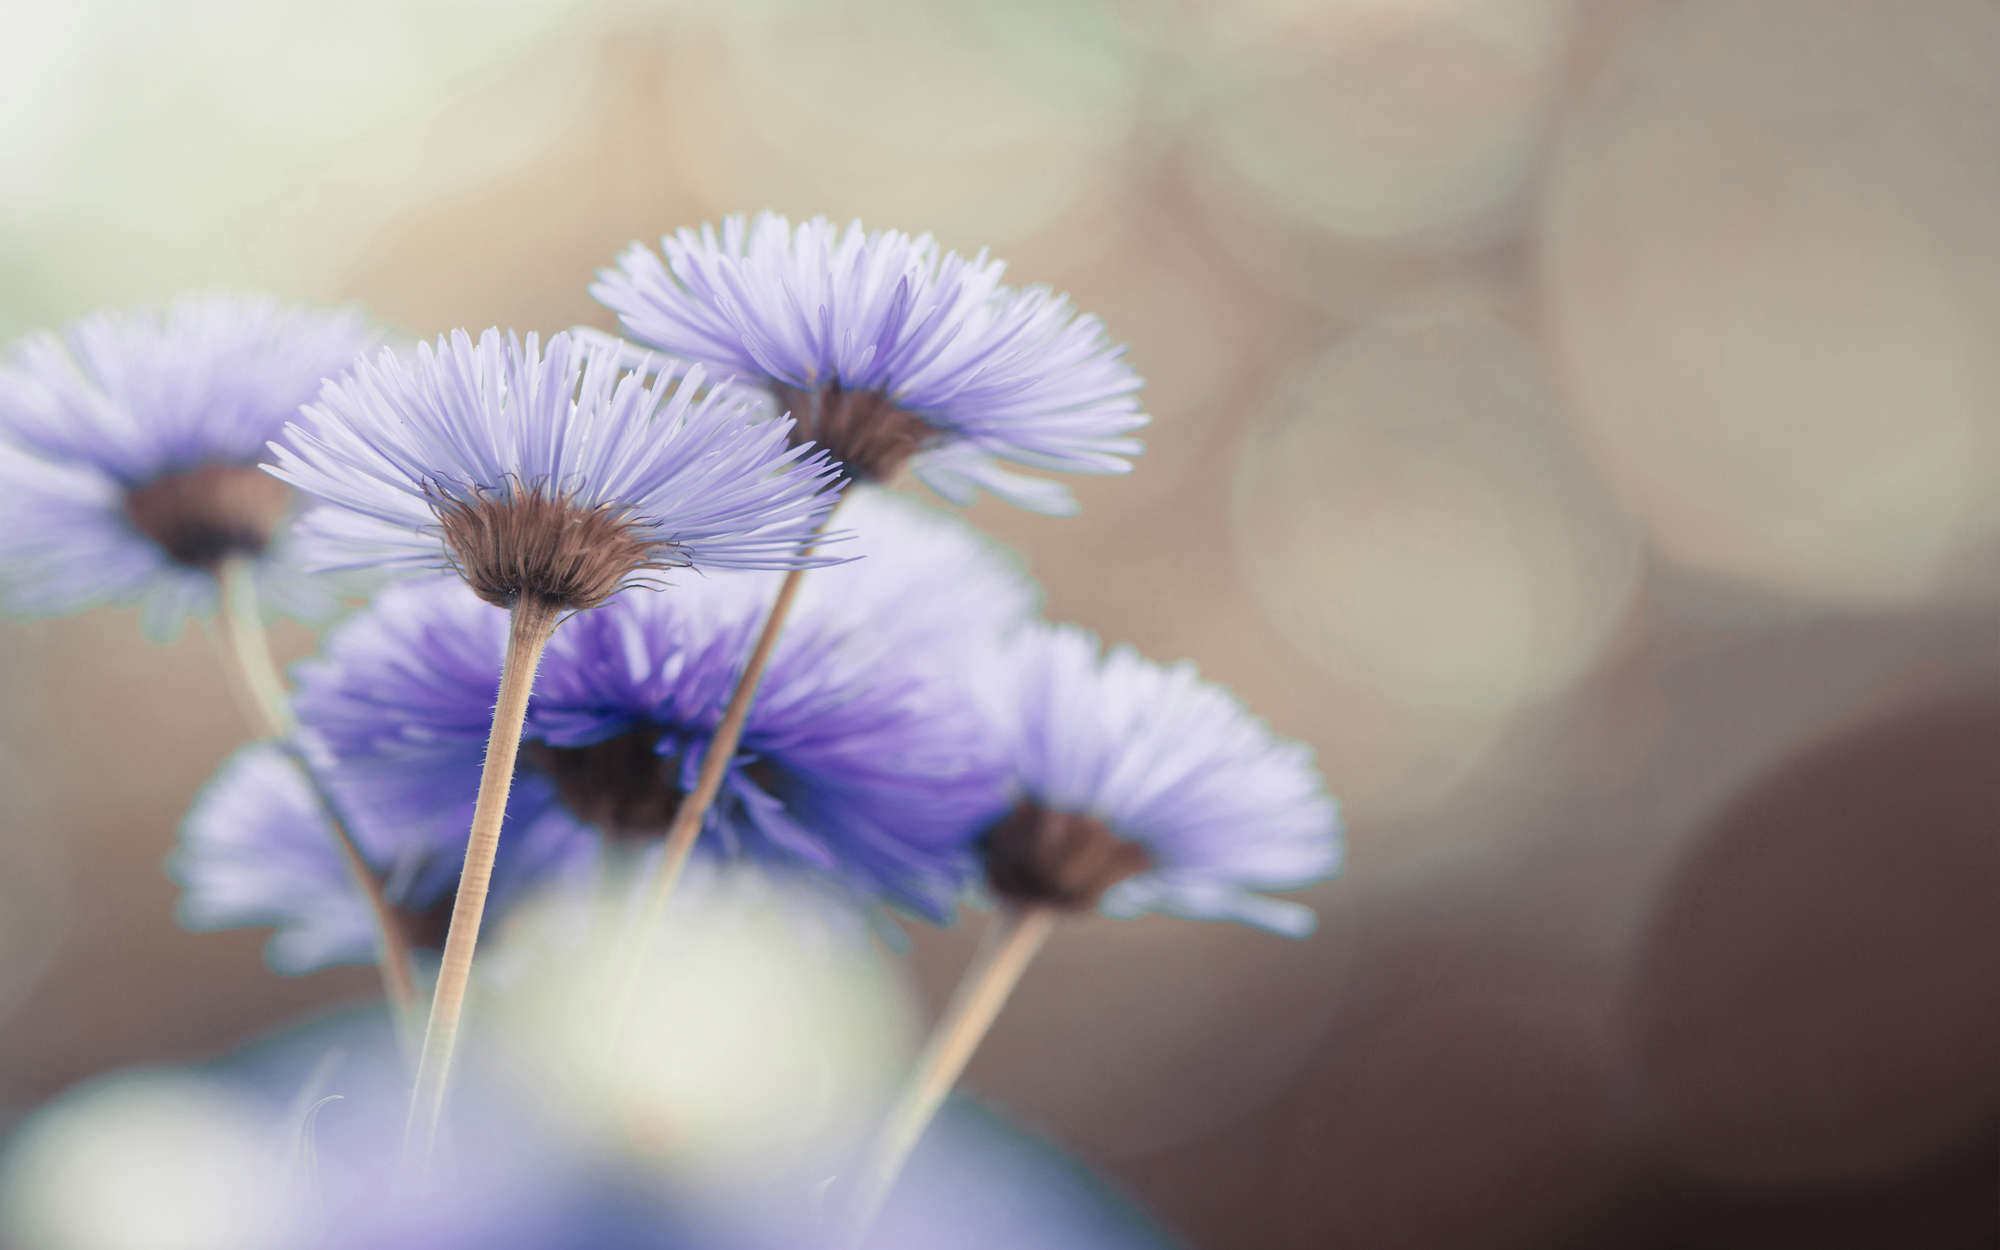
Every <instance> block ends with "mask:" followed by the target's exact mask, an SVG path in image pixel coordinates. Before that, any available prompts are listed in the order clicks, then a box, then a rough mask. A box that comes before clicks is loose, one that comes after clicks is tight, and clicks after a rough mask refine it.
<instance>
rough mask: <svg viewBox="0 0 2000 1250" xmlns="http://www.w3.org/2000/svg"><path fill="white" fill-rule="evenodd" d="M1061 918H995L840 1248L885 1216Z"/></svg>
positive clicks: (883, 1145) (1050, 912) (880, 1150)
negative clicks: (913, 1157)
mask: <svg viewBox="0 0 2000 1250" xmlns="http://www.w3.org/2000/svg"><path fill="white" fill-rule="evenodd" d="M1061 915H1062V913H1061V912H1059V911H1058V910H1057V909H1055V908H1054V907H1050V906H1047V905H1044V904H1036V905H1033V906H1029V907H1024V908H1020V909H1018V910H1012V911H1006V912H1002V913H1000V914H999V915H997V916H996V917H995V918H994V920H993V929H994V933H995V935H996V937H995V940H994V941H993V942H992V943H991V944H990V949H989V952H988V954H987V956H986V957H985V959H983V960H982V961H979V962H976V963H975V964H974V965H973V966H972V967H970V968H968V969H966V972H965V976H964V977H963V978H962V979H961V980H960V981H959V983H958V988H957V989H956V990H955V991H953V993H952V997H951V1002H950V1004H949V1005H948V1006H946V1008H945V1011H944V1015H943V1016H941V1017H940V1018H939V1019H938V1023H937V1027H936V1028H935V1029H934V1030H933V1031H932V1032H931V1038H930V1041H929V1042H928V1043H926V1044H925V1046H924V1052H923V1054H922V1055H921V1056H920V1057H919V1058H918V1060H917V1066H916V1069H915V1070H914V1071H913V1072H912V1073H911V1075H910V1080H909V1083H908V1084H906V1085H905V1086H904V1087H903V1092H902V1094H901V1095H900V1096H899V1097H898V1098H897V1100H896V1105H895V1106H894V1107H893V1108H892V1109H891V1110H890V1112H889V1115H888V1118H887V1119H886V1120H885V1121H884V1123H883V1129H882V1133H881V1136H879V1137H878V1138H877V1139H876V1141H875V1149H874V1150H873V1152H871V1154H870V1155H869V1158H868V1162H867V1164H866V1166H865V1167H864V1168H863V1169H862V1171H861V1173H860V1182H859V1184H858V1185H857V1186H856V1188H855V1191H854V1201H853V1202H852V1204H851V1205H850V1206H849V1207H848V1209H847V1222H846V1225H845V1233H846V1235H845V1237H844V1239H843V1240H842V1243H841V1244H843V1245H856V1244H858V1243H859V1242H860V1240H861V1238H862V1237H863V1236H865V1235H866V1234H867V1232H868V1229H869V1226H870V1225H872V1224H874V1222H875V1217H876V1216H877V1215H878V1214H880V1213H881V1210H882V1204H883V1203H884V1202H885V1201H886V1200H887V1199H888V1197H889V1191H890V1190H891V1189H893V1188H894V1187H895V1184H896V1177H897V1176H898V1175H900V1174H901V1173H902V1170H903V1164H904V1163H905V1162H907V1161H908V1159H909V1157H910V1153H911V1152H912V1151H914V1150H915V1149H916V1147H917V1143H918V1142H919V1141H920V1140H922V1139H923V1135H924V1130H925V1129H927V1128H929V1127H930V1123H931V1120H932V1119H933V1118H934V1117H935V1116H936V1115H937V1112H938V1108H939V1107H941V1106H943V1105H944V1100H945V1098H946V1096H947V1095H949V1094H950V1093H951V1090H952V1087H953V1086H954V1085H956V1084H958V1078H959V1077H960V1076H961V1075H962V1074H963V1073H964V1072H965V1065H966V1064H967V1063H968V1062H970V1061H971V1059H972V1054H973V1052H974V1051H976V1050H978V1049H979V1043H980V1041H981V1040H982V1039H984V1038H985V1036H986V1033H987V1030H989V1029H991V1028H992V1027H993V1022H994V1020H996V1019H998V1018H999V1016H1000V1009H1001V1008H1002V1007H1004V1006H1006V1004H1007V998H1008V996H1009V995H1011V994H1012V993H1013V992H1014V987H1015V986H1016V985H1018V984H1020V981H1021V974H1022V973H1024V972H1026V971H1027V970H1028V965H1029V964H1030V963H1031V962H1033V960H1034V958H1035V955H1036V954H1037V953H1038V952H1039V951H1040V950H1041V949H1042V945H1043V943H1045V942H1047V941H1048V938H1049V934H1051V933H1053V932H1054V931H1055V926H1056V921H1057V920H1058V919H1060V918H1061Z"/></svg>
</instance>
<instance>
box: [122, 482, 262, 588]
mask: <svg viewBox="0 0 2000 1250" xmlns="http://www.w3.org/2000/svg"><path fill="white" fill-rule="evenodd" d="M291 506H292V492H291V488H290V487H288V486H286V485H285V484H284V483H283V482H280V481H279V480H278V479H277V478H274V477H272V476H271V475H270V474H268V473H266V472H264V471H263V470H262V469H259V468H258V467H257V466H256V465H251V464H204V465H198V466H196V467H195V468H192V469H178V470H175V471H174V472H171V473H163V474H161V475H160V476H159V477H156V478H154V479H153V480H152V481H150V482H146V483H143V484H141V485H139V486H134V487H132V488H131V489H130V490H128V491H126V492H125V515H126V516H127V517H128V518H130V519H131V522H132V525H133V527H134V528H136V529H137V530H138V531H139V532H140V533H142V534H144V535H145V536H146V537H148V538H150V539H152V540H153V541H154V542H155V543H158V544H159V547H160V550H162V551H164V552H166V553H167V558H168V559H170V560H172V561H173V562H174V563H176V564H180V565H185V566H186V567H188V568H192V569H203V570H207V571H211V572H212V571H213V570H214V569H215V568H216V566H218V565H220V564H221V563H222V562H223V561H224V560H225V559H227V558H229V557H230V556H237V555H247V556H255V555H261V554H262V553H263V551H264V549H265V548H266V547H268V546H270V544H271V536H272V535H273V534H275V533H277V532H278V526H279V524H280V523H281V522H283V521H284V519H285V513H286V512H288V511H289V510H290V509H291Z"/></svg>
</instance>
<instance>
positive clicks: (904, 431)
mask: <svg viewBox="0 0 2000 1250" xmlns="http://www.w3.org/2000/svg"><path fill="white" fill-rule="evenodd" d="M776 389H777V394H778V402H779V403H780V404H781V405H783V406H784V407H785V408H786V409H787V410H788V411H789V412H790V413H791V414H792V422H793V425H792V441H793V442H795V443H818V444H819V445H820V446H822V447H824V448H826V449H827V450H828V451H830V452H832V453H833V456H834V458H835V459H837V460H839V461H840V462H841V463H842V464H843V465H844V466H846V469H847V474H848V476H849V477H852V478H854V479H855V480H857V481H862V482H887V481H890V480H892V479H893V478H894V477H895V476H896V474H898V473H900V472H902V469H903V466H904V465H905V464H908V463H909V460H910V457H911V456H914V455H916V454H917V453H918V452H920V451H922V450H923V449H924V448H925V446H926V445H928V444H929V443H930V442H931V441H932V440H933V439H935V438H936V436H937V428H936V427H935V426H933V425H932V424H931V423H930V422H928V421H926V420H924V419H923V418H922V417H919V416H917V415H916V414H914V413H911V412H906V411H904V410H903V409H901V408H898V407H897V406H896V405H895V404H894V403H893V402H891V401H890V399H889V397H888V396H886V395H884V394H882V392H880V391H848V390H842V389H841V388H840V387H839V386H822V387H820V388H819V389H818V390H813V391H805V390H800V389H798V388H796V387H790V386H779V387H777V388H776Z"/></svg>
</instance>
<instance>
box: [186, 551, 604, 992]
mask: <svg viewBox="0 0 2000 1250" xmlns="http://www.w3.org/2000/svg"><path fill="white" fill-rule="evenodd" d="M454 589H456V588H454ZM316 769H317V771H318V772H319V774H320V776H321V779H322V781H323V783H325V784H327V785H328V786H329V788H330V790H331V792H332V793H333V794H334V795H335V796H336V801H337V802H338V803H339V805H340V814H341V818H342V819H343V821H344V822H345V823H346V826H347V829H348V831H349V832H350V833H351V834H353V836H354V840H355V842H356V844H357V845H358V847H359V848H360V850H361V854H362V857H363V858H364V859H365V860H366V861H367V862H368V866H369V868H370V869H371V870H372V871H373V872H374V874H375V876H376V879H377V880H379V881H380V882H382V884H383V893H384V895H385V897H386V899H387V901H388V902H389V904H390V905H391V907H393V908H394V909H395V910H396V912H397V919H398V920H399V921H400V922H401V924H402V927H403V931H404V935H405V937H407V938H408V939H409V941H410V943H411V945H412V946H413V947H415V948H416V949H419V950H436V949H438V948H439V947H441V946H442V945H443V943H444V928H445V924H446V922H447V921H448V920H449V918H450V914H451V913H450V909H451V902H452V897H453V896H454V895H455V894H456V893H457V888H458V870H459V865H460V861H461V860H462V859H463V858H464V842H465V828H466V826H465V823H464V822H463V821H458V822H457V823H456V824H453V825H441V824H439V823H438V822H437V820H436V819H435V813H432V812H427V811H425V810H424V809H423V808H422V807H418V808H415V809H403V810H398V811H396V812H395V813H393V815H394V818H393V819H384V818H383V815H382V814H381V813H380V811H379V809H377V808H375V807H372V806H371V805H369V804H367V803H364V802H362V801H360V799H359V796H358V795H357V793H356V790H357V788H358V787H356V786H353V785H343V784H341V782H340V781H339V780H336V779H335V776H334V775H335V774H337V772H338V770H337V769H330V768H327V767H325V766H316ZM474 780H475V781H476V777H475V779H474ZM468 806H469V800H468ZM327 820H328V818H327V813H326V809H325V807H324V806H323V805H322V802H321V800H320V797H319V795H318V794H317V793H316V792H315V790H314V788H313V786H312V784H311V783H310V782H309V781H308V780H307V778H306V775H305V773H304V772H303V771H302V770H301V766H300V764H299V763H298V761H297V760H295V759H294V758H293V757H292V756H291V755H289V754H288V753H286V752H285V751H284V750H282V749H281V748H279V747H277V746H274V745H270V744H260V745H257V746H252V747H247V748H245V749H244V750H242V751H240V752H238V753H237V754H236V755H235V756H234V757H233V758H232V759H230V761H229V762H228V763H227V764H224V765H223V767H222V770H221V772H219V773H217V774H216V776H215V778H214V780H212V781H211V782H209V784H208V786H207V788H206V789H204V790H203V791H202V793H201V795H200V796H199V797H198V798H197V799H196V800H195V803H194V806H193V808H192V809H191V810H190V811H189V812H188V815H187V818H186V820H184V821H183V822H182V824H181V844H180V847H179V849H178V850H176V851H175V853H174V855H173V857H172V858H171V860H170V861H169V864H168V872H169V873H170V875H172V876H173V878H174V879H175V880H176V881H178V882H179V883H180V885H181V887H182V894H181V903H180V916H181V922H182V923H183V924H185V925H187V926H188V927H189V928H191V929H236V928H248V927H258V926H266V925H268V926H271V927H272V928H275V929H276V930H277V932H276V933H275V934H274V935H273V936H272V938H271V943H270V946H269V948H268V951H267V955H268V958H269V960H270V963H271V966H272V967H273V968H275V969H277V970H278V971H280V972H287V973H291V972H308V971H311V970H313V969H315V968H324V967H327V966H329V965H332V964H343V963H365V962H368V961H370V960H372V959H374V958H375V940H376V935H375V918H374V916H373V915H372V914H371V912H370V910H369V906H368V903H367V901H366V899H365V898H364V897H363V896H362V894H361V893H360V891H359V890H357V889H356V888H355V883H354V881H353V880H352V878H351V877H350V876H349V875H348V871H347V867H346V865H345V864H344V863H343V862H342V860H341V856H340V852H339V851H338V850H337V849H335V843H334V835H333V831H332V829H331V828H330V827H329V825H328V823H327ZM454 840H455V841H456V843H457V845H456V846H454V845H453V842H454ZM590 851H591V848H590V847H589V846H588V844H587V843H585V842H584V841H583V840H582V839H580V838H579V837H577V836H576V829H575V827H574V826H573V825H571V824H570V823H569V822H566V821H549V820H540V821H532V820H531V821H529V822H527V823H526V825H525V827H524V828H520V829H517V830H515V831H514V833H513V834H512V836H510V837H509V838H508V839H507V840H506V842H504V843H503V844H502V845H501V848H500V854H499V859H498V861H497V862H496V864H495V865H494V870H493V895H492V903H491V907H490V910H489V913H488V914H489V916H496V917H497V916H500V915H504V914H505V912H506V910H507V908H508V907H509V906H510V905H511V904H512V903H514V902H515V901H517V900H519V899H521V898H524V897H526V896H527V895H528V894H530V893H532V892H533V891H534V890H536V889H537V888H541V887H546V886H549V885H551V884H553V883H554V882H555V881H556V880H557V879H558V878H559V877H561V876H563V875H564V874H565V873H567V872H570V871H573V870H577V869H580V868H581V867H582V866H583V865H584V864H585V863H587V862H588V860H589V857H590Z"/></svg>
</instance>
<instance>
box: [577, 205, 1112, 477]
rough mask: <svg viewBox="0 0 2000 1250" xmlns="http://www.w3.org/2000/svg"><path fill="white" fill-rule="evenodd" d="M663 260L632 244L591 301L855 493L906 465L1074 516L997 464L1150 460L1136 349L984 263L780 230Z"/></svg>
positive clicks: (813, 230)
mask: <svg viewBox="0 0 2000 1250" xmlns="http://www.w3.org/2000/svg"><path fill="white" fill-rule="evenodd" d="M660 247H661V252H660V253H656V252H654V251H653V250H652V249H650V248H648V247H646V246H644V245H643V244H634V245H633V246H632V247H631V248H629V249H628V250H627V251H626V252H625V254H624V255H623V256H621V257H620V258H619V261H618V266H617V268H615V269H606V270H604V271H603V272H602V273H601V274H600V275H599V278H598V281H597V283H596V285H595V286H593V287H592V288H591V291H592V294H594V295H595V296H596V297H597V298H598V299H599V300H600V301H601V302H602V303H604V304H605V305H606V306H607V307H609V308H611V309H612V310H613V311H615V312H616V313H617V314H618V316H619V320H620V322H621V323H622V324H623V326H624V328H625V331H626V333H628V334H630V335H631V336H632V337H633V338H634V339H636V340H638V341H639V342H641V343H644V344H646V345H647V346H649V347H652V348H655V349H657V350H659V351H662V352H665V353H667V354H668V355H670V356H674V357H678V358H681V359H685V360H691V361H699V362H701V363H703V364H706V365H709V366H712V367H714V368H717V369H720V370H723V371H725V372H727V373H729V374H731V375H733V376H737V377H742V378H747V379H753V380H755V381H756V382H758V383H761V384H762V385H764V386H767V387H769V388H770V389H771V391H772V393H773V395H774V396H775V397H776V399H777V401H778V403H779V404H780V406H782V407H783V408H785V409H787V410H788V411H789V412H790V414H791V416H792V419H793V420H794V421H795V422H796V423H797V424H796V428H795V434H796V437H798V438H800V439H802V440H804V439H810V440H814V441H817V442H819V443H821V444H823V445H825V446H826V447H828V448H829V449H831V451H832V452H833V455H834V456H835V458H836V459H838V460H839V461H840V462H841V463H842V464H843V466H844V467H845V468H846V471H847V472H848V474H849V475H850V476H852V477H855V478H857V479H860V480H863V481H887V480H889V479H891V478H893V477H894V476H895V475H896V474H897V472H899V471H900V470H901V469H902V468H903V466H904V465H905V464H908V465H909V466H910V468H911V471H912V472H914V473H916V474H917V476H918V477H920V478H922V479H924V480H925V481H926V482H927V483H928V484H929V485H930V486H931V487H932V488H933V489H935V490H937V491H938V492H939V493H940V494H942V495H944V496H945V497H946V498H949V499H953V500H958V501H963V500H964V499H965V498H966V497H968V496H969V495H970V494H972V493H973V491H974V490H975V489H976V488H984V489H986V490H990V491H992V492H993V493H994V494H997V495H1000V496H1002V497H1004V498H1007V499H1009V500H1011V501H1013V502H1015V503H1017V504H1020V505H1022V506H1024V507H1029V508H1034V509H1036V510H1038V511H1045V512H1066V511H1071V510H1073V509H1074V501H1073V500H1072V499H1071V498H1070V496H1069V493H1068V492H1067V491H1066V490H1064V489H1062V488H1061V487H1060V486H1057V485H1054V484H1052V483H1049V482H1046V481H1042V480H1038V479H1033V478H1024V477H1022V476H1020V475H1018V474H1015V473H1012V472H1010V471H1008V470H1006V469H1004V468H1002V467H1001V464H1000V462H1003V461H1005V462H1010V463H1013V464H1020V465H1026V466H1029V467H1031V468H1037V469H1051V470H1057V471H1064V472H1071V473H1124V472H1127V471H1129V470H1130V468H1131V463H1130V460H1129V457H1131V456H1134V455H1136V454H1138V452H1139V450H1140V444H1139V442H1138V440H1137V439H1135V438H1133V437H1132V432H1133V431H1134V430H1136V429H1138V428H1139V427H1141V426H1143V425H1144V424H1145V423H1146V415H1145V413H1144V412H1143V411H1141V410H1140V407H1139V401H1138V391H1139V387H1140V385H1141V383H1140V379H1139V376H1138V375H1137V374H1136V373H1134V372H1133V371H1132V369H1131V367H1130V366H1129V365H1127V364H1126V363H1125V360H1124V355H1123V349H1122V348H1121V347H1118V346H1116V345H1115V344H1113V343H1111V342H1110V341H1109V340H1108V339H1107V338H1106V336H1105V333H1104V327H1103V325H1102V323H1100V322H1099V321H1098V319H1097V318H1095V317H1091V316H1083V315H1079V314H1078V313H1077V311H1076V310H1075V309H1074V308H1073V307H1072V306H1071V305H1070V303H1069V300H1068V299H1067V298H1066V297H1065V296H1062V295H1058V294H1056V293H1055V292H1053V291H1050V290H1049V289H1047V288H1046V287H1030V288H1027V289H1025V290H1017V289H1015V288H1012V287H1008V286H1003V285H1002V284H1001V282H1000V277H1001V273H1002V270H1003V269H1004V267H1005V266H1004V265H1003V264H1002V263H1001V262H999V261H996V260H990V259H988V258H987V255H986V253H984V252H981V253H979V254H978V255H976V256H974V257H971V258H970V259H968V258H966V257H963V256H960V255H959V254H958V253H956V252H947V251H944V250H943V249H941V248H940V247H939V246H938V245H937V243H936V241H935V240H933V239H932V238H931V237H930V236H929V235H922V236H919V237H916V238H912V237H910V236H909V235H907V234H903V233H900V232H898V231H875V232H873V233H864V232H863V230H862V228H861V225H860V223H859V222H856V223H853V224H850V225H849V226H848V227H847V228H846V229H845V230H842V229H840V228H838V227H836V226H834V225H833V224H832V223H831V222H829V221H827V220H825V219H824V218H814V219H813V220H811V221H808V222H804V223H802V224H800V225H799V226H797V227H796V228H794V227H793V225H792V224H791V222H789V221H788V220H786V219H785V218H783V217H780V216H777V215H776V214H772V213H760V214H758V215H757V216H756V217H755V218H753V219H746V218H744V217H742V216H733V217H728V218H725V219H724V220H723V223H722V228H721V230H720V231H719V232H718V231H717V230H715V229H714V228H712V227H708V226H704V227H702V229H701V230H700V231H699V232H697V231H693V230H681V231H679V232H677V233H675V234H673V235H670V236H668V237H666V238H664V239H662V240H661V241H660ZM662 253H663V254H664V255H662Z"/></svg>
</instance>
